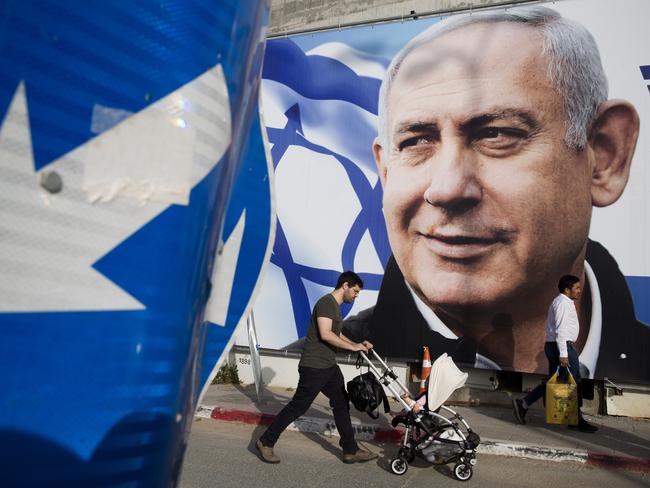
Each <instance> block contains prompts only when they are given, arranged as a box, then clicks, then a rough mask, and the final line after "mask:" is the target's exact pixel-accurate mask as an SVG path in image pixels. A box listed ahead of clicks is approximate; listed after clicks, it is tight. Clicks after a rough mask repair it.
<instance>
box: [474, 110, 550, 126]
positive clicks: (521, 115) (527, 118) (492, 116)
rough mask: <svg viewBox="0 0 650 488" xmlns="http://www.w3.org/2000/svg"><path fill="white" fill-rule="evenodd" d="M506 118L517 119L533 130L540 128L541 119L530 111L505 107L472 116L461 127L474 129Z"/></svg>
mask: <svg viewBox="0 0 650 488" xmlns="http://www.w3.org/2000/svg"><path fill="white" fill-rule="evenodd" d="M506 119H515V120H517V121H518V122H520V123H521V124H523V125H525V126H527V127H528V128H529V129H531V130H537V129H539V125H540V124H539V121H538V120H537V119H536V118H535V117H534V116H533V114H531V113H530V112H528V111H525V110H517V109H504V110H499V111H497V112H490V113H484V114H481V115H478V116H476V117H472V118H471V119H469V120H468V121H467V122H463V123H462V124H461V127H462V129H463V131H467V130H472V129H475V128H477V127H481V126H483V125H485V124H489V123H490V122H494V121H498V120H506Z"/></svg>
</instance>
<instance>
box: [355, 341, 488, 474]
mask: <svg viewBox="0 0 650 488" xmlns="http://www.w3.org/2000/svg"><path fill="white" fill-rule="evenodd" d="M359 354H360V355H361V356H362V357H363V359H364V361H365V362H366V363H367V364H368V367H369V369H370V370H371V371H372V372H373V374H374V376H375V377H376V379H377V380H378V381H379V382H381V383H382V384H383V385H385V386H386V388H388V389H389V390H390V391H391V392H392V393H393V395H394V396H395V397H396V398H398V399H399V401H400V402H401V403H402V405H403V407H404V410H403V412H402V413H401V414H400V415H398V416H396V417H394V418H393V421H392V424H393V426H394V427H397V426H403V427H404V428H405V429H406V431H405V433H404V441H403V442H402V445H401V447H400V448H399V451H398V456H397V457H396V458H394V459H392V460H391V462H390V469H391V471H392V472H393V473H395V474H397V475H403V474H404V473H406V470H407V469H408V465H409V463H410V462H412V461H413V460H414V459H415V456H419V457H421V458H423V459H425V460H426V461H428V462H429V463H432V464H449V463H455V464H454V468H453V473H454V476H455V477H456V479H458V480H460V481H467V480H469V479H470V478H471V477H472V473H473V466H475V465H476V448H477V447H478V445H479V443H480V437H479V436H478V434H477V433H476V432H474V431H472V429H471V427H470V426H469V425H468V424H467V422H466V421H465V419H463V417H461V416H460V415H459V414H458V413H456V412H455V411H453V410H452V409H451V408H449V407H446V406H444V405H443V402H444V401H445V400H446V399H447V398H449V396H450V395H451V394H452V393H453V391H454V390H456V389H457V388H460V387H461V386H463V385H464V384H465V381H466V380H467V373H463V372H461V371H460V370H459V369H458V368H457V367H456V365H455V364H454V362H453V360H452V359H451V358H450V357H449V356H447V354H442V355H441V356H440V357H438V358H437V359H436V360H435V361H434V363H433V364H432V365H431V374H430V376H429V386H428V391H427V393H426V396H427V398H426V403H425V405H424V408H422V409H421V410H420V411H419V412H417V413H416V412H415V411H414V410H413V409H412V408H411V407H410V406H409V404H407V403H406V402H405V401H404V399H403V398H402V397H401V395H400V394H399V393H398V392H397V391H396V389H395V386H394V383H396V384H397V385H398V386H399V388H400V389H401V391H402V393H406V394H408V389H407V388H406V387H405V386H404V385H403V384H402V382H401V381H400V380H399V378H398V377H397V375H396V374H395V373H394V372H393V370H392V369H390V368H389V367H388V365H387V364H386V363H385V362H384V361H383V360H382V359H381V358H380V357H379V355H378V354H377V353H376V352H375V351H374V350H371V351H370V352H369V354H370V355H371V356H372V357H373V360H377V361H378V362H379V363H380V364H381V365H382V367H383V372H382V371H380V370H379V369H378V368H376V367H375V365H374V364H373V362H372V361H371V360H370V359H369V358H368V356H367V355H366V354H365V353H363V352H360V353H359Z"/></svg>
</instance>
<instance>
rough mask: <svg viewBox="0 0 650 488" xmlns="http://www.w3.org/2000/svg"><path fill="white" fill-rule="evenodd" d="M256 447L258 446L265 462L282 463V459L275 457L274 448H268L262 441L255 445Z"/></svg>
mask: <svg viewBox="0 0 650 488" xmlns="http://www.w3.org/2000/svg"><path fill="white" fill-rule="evenodd" d="M255 446H257V450H258V451H259V452H260V456H261V457H262V460H263V461H265V462H267V463H271V464H277V463H279V462H280V458H279V457H277V456H276V455H275V453H274V452H273V448H272V447H266V446H265V445H264V444H262V441H260V440H258V441H257V442H256V443H255Z"/></svg>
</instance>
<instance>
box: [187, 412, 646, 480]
mask: <svg viewBox="0 0 650 488" xmlns="http://www.w3.org/2000/svg"><path fill="white" fill-rule="evenodd" d="M195 416H196V417H198V418H209V419H215V420H221V421H228V422H240V423H245V424H251V425H270V424H271V422H273V419H274V418H275V414H269V413H263V412H251V411H248V410H238V409H234V408H224V407H218V406H205V405H202V406H200V407H199V408H198V410H197V412H196V414H195ZM352 427H353V428H354V431H355V436H356V438H357V439H360V440H367V441H375V442H383V443H386V442H387V443H394V444H401V443H402V441H403V439H404V432H403V431H402V430H401V429H393V428H384V427H379V426H377V425H372V424H362V423H353V424H352ZM287 430H295V431H299V432H314V433H319V434H323V435H329V436H338V435H339V433H338V431H337V429H336V425H335V424H334V421H333V420H332V419H327V418H318V417H300V418H299V419H297V420H295V421H294V422H293V423H291V424H290V425H289V427H287ZM478 452H479V453H482V454H492V455H497V456H511V457H522V458H527V459H540V460H545V461H572V462H577V463H583V464H587V465H591V466H595V467H599V468H612V469H626V470H630V471H637V472H640V473H650V459H643V458H636V457H627V456H617V455H612V454H605V453H598V452H588V451H579V450H569V449H566V448H553V447H543V446H533V445H528V444H517V443H508V442H504V441H498V440H492V439H484V438H483V439H481V444H480V445H479V447H478Z"/></svg>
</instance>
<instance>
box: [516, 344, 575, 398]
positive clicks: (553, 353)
mask: <svg viewBox="0 0 650 488" xmlns="http://www.w3.org/2000/svg"><path fill="white" fill-rule="evenodd" d="M566 345H567V354H568V356H569V371H571V374H572V375H573V379H575V380H576V384H577V385H578V406H580V407H582V392H581V388H580V360H579V359H578V352H577V351H576V350H575V348H574V347H573V343H572V342H569V341H567V343H566ZM544 354H546V359H548V377H549V379H550V378H551V376H553V375H554V374H555V372H556V371H557V368H558V367H559V366H560V351H559V350H558V348H557V343H556V342H547V343H546V344H544ZM558 377H560V378H563V379H564V378H565V377H566V373H564V374H563V368H560V373H558ZM545 388H546V384H545V383H541V384H539V385H537V386H536V387H535V388H533V389H532V390H531V391H530V393H528V395H526V396H525V397H524V401H525V402H526V405H528V406H529V407H530V406H531V405H532V404H533V403H535V402H536V401H537V400H539V399H540V398H542V396H544V390H545Z"/></svg>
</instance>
